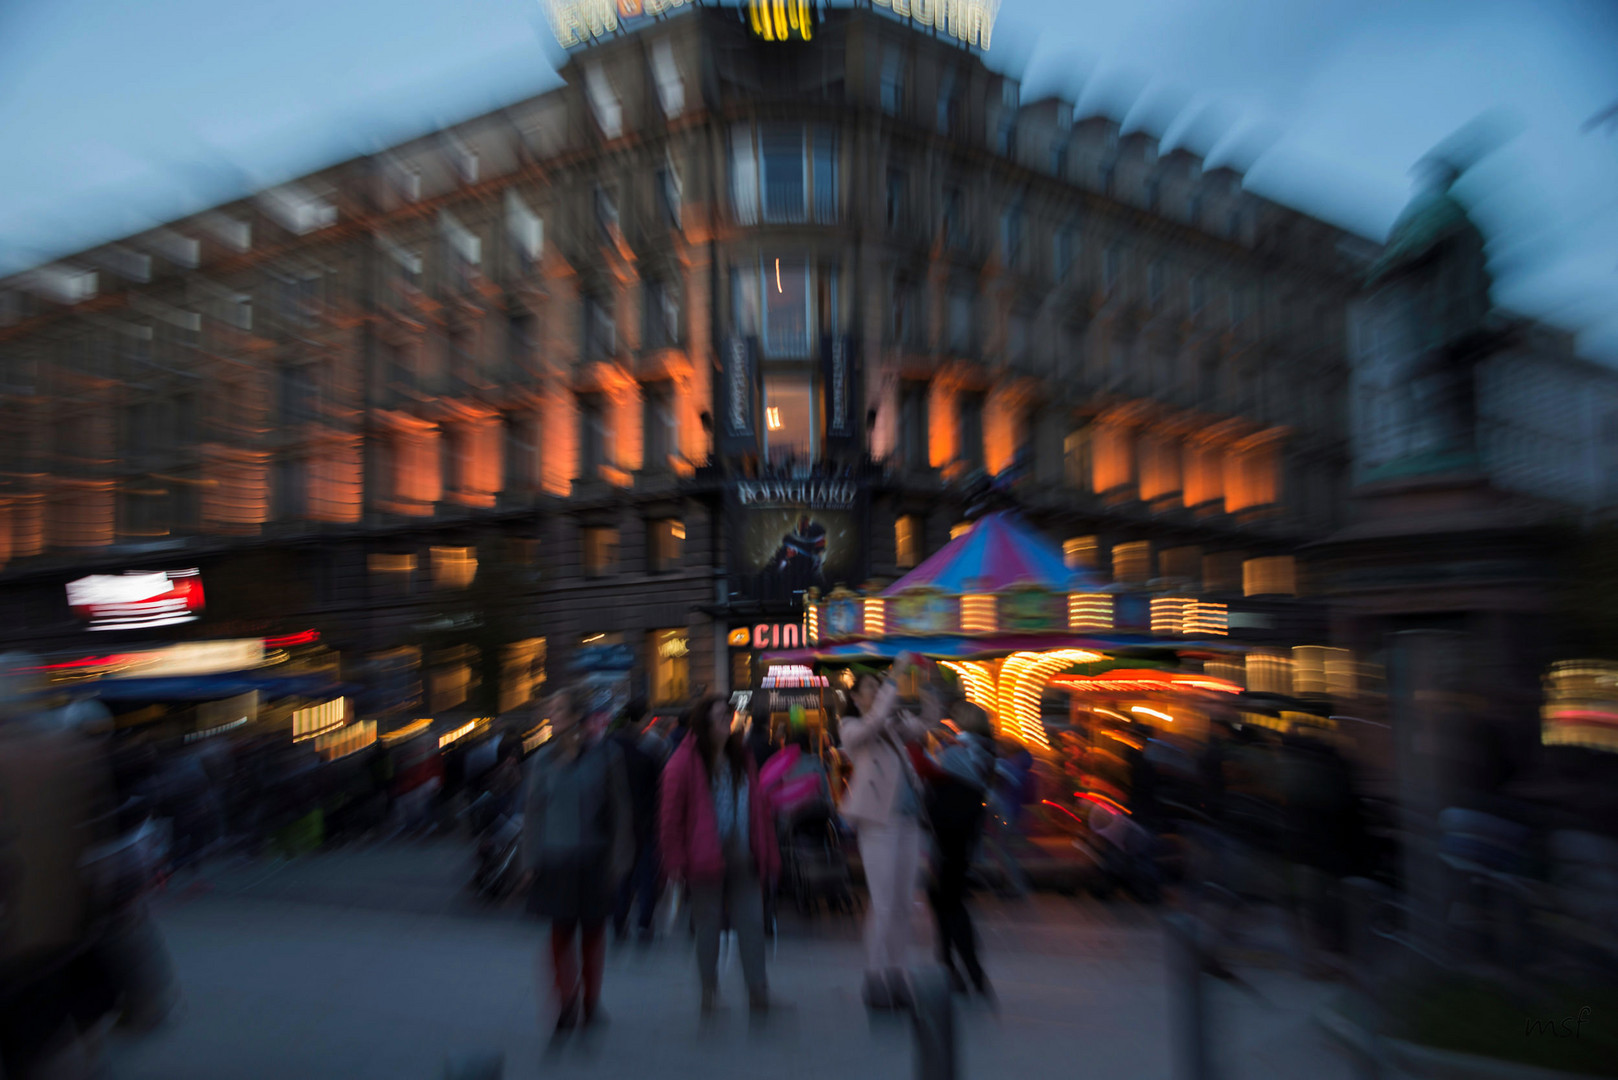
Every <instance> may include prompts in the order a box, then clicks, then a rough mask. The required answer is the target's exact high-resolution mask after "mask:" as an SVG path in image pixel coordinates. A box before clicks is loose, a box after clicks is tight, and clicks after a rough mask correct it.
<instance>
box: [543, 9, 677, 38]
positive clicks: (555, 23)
mask: <svg viewBox="0 0 1618 1080" xmlns="http://www.w3.org/2000/svg"><path fill="white" fill-rule="evenodd" d="M690 2H691V0H548V2H547V3H546V4H545V12H546V15H548V16H549V18H550V24H551V31H552V32H553V33H555V34H556V40H557V42H558V43H560V44H561V46H562V48H564V49H571V48H573V47H574V46H575V45H582V44H584V43H586V42H590V41H596V40H598V39H600V38H604V37H609V36H611V35H613V34H616V33H617V32H618V29H619V26H620V24H621V23H622V22H624V21H627V20H630V19H639V18H642V17H654V16H657V15H661V14H663V13H664V12H668V11H676V10H678V9H680V8H683V7H685V6H686V5H687V4H689V3H690Z"/></svg>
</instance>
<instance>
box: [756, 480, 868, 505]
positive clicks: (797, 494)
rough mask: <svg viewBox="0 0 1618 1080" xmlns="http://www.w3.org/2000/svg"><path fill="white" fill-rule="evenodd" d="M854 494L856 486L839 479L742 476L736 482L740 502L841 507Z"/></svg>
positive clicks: (850, 499)
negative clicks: (765, 478) (747, 478)
mask: <svg viewBox="0 0 1618 1080" xmlns="http://www.w3.org/2000/svg"><path fill="white" fill-rule="evenodd" d="M858 497H859V488H858V487H857V486H855V485H854V484H850V483H847V482H845V481H840V480H743V481H740V482H739V483H738V484H737V485H736V498H737V501H739V502H740V503H741V504H742V505H743V506H760V507H763V506H788V507H798V506H805V507H808V508H810V509H811V510H844V509H848V508H850V507H852V506H853V505H854V501H855V499H857V498H858Z"/></svg>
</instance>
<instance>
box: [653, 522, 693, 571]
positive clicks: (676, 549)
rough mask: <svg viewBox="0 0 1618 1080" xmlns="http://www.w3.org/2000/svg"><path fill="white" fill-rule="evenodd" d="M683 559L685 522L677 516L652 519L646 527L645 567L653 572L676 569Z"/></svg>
mask: <svg viewBox="0 0 1618 1080" xmlns="http://www.w3.org/2000/svg"><path fill="white" fill-rule="evenodd" d="M684 559H685V522H683V521H681V520H680V519H679V518H663V519H662V520H659V521H654V522H652V523H651V525H650V526H649V527H648V529H647V537H646V569H647V570H649V571H651V572H652V573H654V574H666V573H668V572H669V571H671V570H678V569H679V568H680V564H681V563H682V562H683V561H684Z"/></svg>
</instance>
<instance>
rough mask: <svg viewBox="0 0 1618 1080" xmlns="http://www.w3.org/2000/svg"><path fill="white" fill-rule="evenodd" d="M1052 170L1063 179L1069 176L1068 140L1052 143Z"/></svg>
mask: <svg viewBox="0 0 1618 1080" xmlns="http://www.w3.org/2000/svg"><path fill="white" fill-rule="evenodd" d="M1051 172H1052V173H1053V174H1054V175H1056V176H1058V177H1061V178H1063V179H1066V177H1067V141H1066V140H1065V139H1064V140H1063V141H1062V142H1056V143H1051Z"/></svg>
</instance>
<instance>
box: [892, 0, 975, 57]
mask: <svg viewBox="0 0 1618 1080" xmlns="http://www.w3.org/2000/svg"><path fill="white" fill-rule="evenodd" d="M871 3H872V5H873V6H875V7H879V8H886V9H887V10H888V11H891V12H893V13H894V14H895V15H897V16H899V18H901V19H909V20H910V21H911V22H913V23H915V24H916V25H917V26H925V27H927V28H928V29H930V30H937V31H938V32H939V33H941V34H948V35H949V36H950V37H952V38H955V39H956V40H957V41H959V42H961V43H962V44H963V45H974V46H976V47H977V48H980V49H987V48H988V47H989V35H990V34H992V33H993V32H994V20H995V18H996V17H997V16H999V14H1000V0H871Z"/></svg>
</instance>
